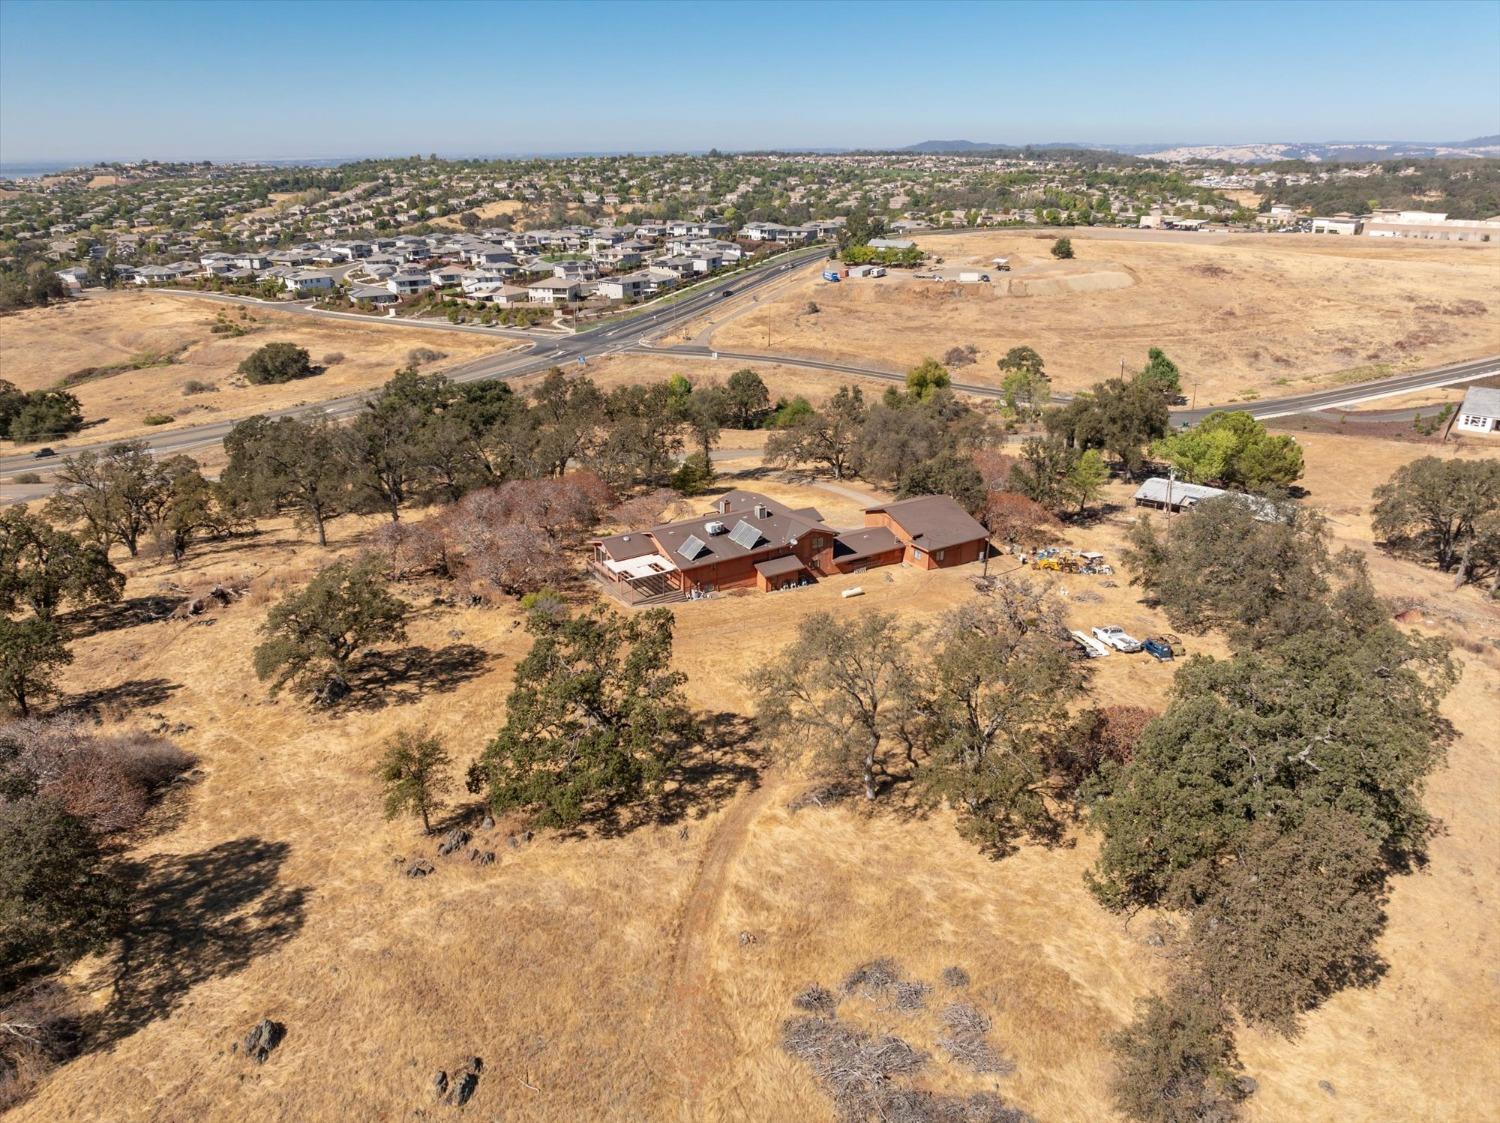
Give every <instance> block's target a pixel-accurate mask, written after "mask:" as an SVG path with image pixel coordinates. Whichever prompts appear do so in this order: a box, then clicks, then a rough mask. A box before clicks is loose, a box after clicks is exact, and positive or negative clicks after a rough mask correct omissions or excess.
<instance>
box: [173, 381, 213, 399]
mask: <svg viewBox="0 0 1500 1123" xmlns="http://www.w3.org/2000/svg"><path fill="white" fill-rule="evenodd" d="M218 389H219V388H218V387H217V386H215V385H214V384H213V383H212V382H203V381H201V380H200V379H197V378H189V379H188V380H187V381H186V382H184V383H183V384H182V396H183V397H184V398H189V397H192V396H193V395H194V394H212V393H214V392H215V391H217V390H218Z"/></svg>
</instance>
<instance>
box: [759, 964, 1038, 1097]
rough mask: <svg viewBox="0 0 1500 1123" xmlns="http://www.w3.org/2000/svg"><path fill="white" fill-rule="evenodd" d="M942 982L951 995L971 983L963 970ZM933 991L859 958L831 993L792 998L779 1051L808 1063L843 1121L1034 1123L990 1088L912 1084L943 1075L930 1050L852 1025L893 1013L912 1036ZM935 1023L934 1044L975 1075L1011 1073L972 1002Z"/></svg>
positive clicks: (894, 968) (894, 967)
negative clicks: (936, 1073)
mask: <svg viewBox="0 0 1500 1123" xmlns="http://www.w3.org/2000/svg"><path fill="white" fill-rule="evenodd" d="M942 979H943V985H944V986H945V987H946V988H948V989H949V990H950V991H952V990H958V989H962V988H964V987H967V986H968V983H969V976H968V973H967V972H966V971H964V970H963V968H961V967H949V968H947V969H946V970H945V971H944V972H943V974H942ZM934 989H935V988H934V987H933V986H932V984H930V983H927V982H925V981H923V980H921V979H915V978H911V977H908V976H907V975H906V974H905V973H904V972H903V971H902V970H901V967H900V965H899V964H897V963H896V961H895V960H893V959H889V958H881V959H874V960H871V961H869V962H867V963H863V964H860V965H859V966H858V967H856V968H855V969H854V970H853V971H851V972H850V973H849V974H848V975H847V976H846V977H845V978H844V980H843V982H842V983H841V984H840V986H839V989H838V990H837V991H833V990H830V989H829V988H827V987H825V986H823V985H822V984H819V983H814V984H812V985H810V986H808V987H806V988H804V989H803V990H802V991H801V992H800V993H798V994H797V995H796V997H795V998H793V999H792V1005H793V1006H795V1007H796V1008H797V1009H798V1010H800V1011H803V1013H802V1014H800V1015H799V1016H796V1017H793V1018H789V1019H787V1021H786V1022H785V1023H783V1025H782V1031H781V1047H782V1049H783V1050H784V1051H785V1052H787V1053H788V1054H789V1055H791V1056H793V1057H795V1058H797V1059H798V1060H799V1061H801V1062H802V1063H803V1064H805V1065H806V1066H807V1067H808V1070H809V1071H810V1072H811V1073H812V1076H813V1078H814V1079H815V1080H816V1081H817V1083H818V1086H819V1087H820V1088H822V1089H823V1091H824V1092H826V1093H827V1094H828V1096H829V1098H830V1099H831V1100H832V1101H833V1105H834V1108H835V1110H836V1111H837V1112H838V1116H839V1119H840V1120H841V1121H842V1123H865V1121H867V1120H881V1121H885V1123H1033V1121H1032V1117H1031V1116H1030V1115H1028V1114H1027V1113H1026V1112H1024V1111H1022V1110H1021V1109H1019V1108H1015V1107H1011V1106H1009V1105H1007V1104H1006V1102H1005V1100H1004V1099H1003V1098H1002V1097H1001V1096H1000V1095H999V1094H998V1093H997V1092H994V1091H982V1092H973V1093H969V1094H963V1093H958V1092H947V1091H939V1090H933V1089H931V1088H926V1087H920V1086H918V1084H917V1080H918V1078H919V1077H928V1078H929V1079H930V1078H931V1075H932V1074H933V1071H934V1070H935V1069H937V1070H939V1071H940V1064H939V1063H938V1062H935V1061H934V1058H933V1056H932V1054H931V1053H929V1052H926V1051H923V1050H922V1049H919V1048H918V1047H917V1046H915V1045H913V1044H912V1043H911V1042H910V1041H909V1040H907V1036H902V1035H900V1034H897V1033H892V1032H889V1030H888V1029H885V1028H867V1027H866V1026H865V1025H861V1024H859V1023H860V1022H870V1021H879V1020H881V1019H882V1017H883V1016H888V1015H890V1014H896V1015H898V1016H899V1017H900V1018H901V1019H902V1020H904V1021H906V1022H908V1023H909V1025H908V1028H907V1029H906V1031H905V1032H906V1034H907V1035H908V1036H910V1035H912V1033H913V1031H916V1030H919V1029H920V1028H921V1025H920V1024H919V1021H920V1020H919V1018H918V1015H920V1014H921V1013H922V1012H924V1011H926V1010H927V1007H928V1002H929V1000H930V999H931V997H932V995H933V993H934ZM841 1015H842V1016H841ZM938 1026H939V1027H940V1028H939V1029H938V1031H937V1032H936V1033H935V1034H934V1035H933V1043H934V1044H935V1045H936V1046H937V1047H938V1048H940V1049H941V1050H943V1052H944V1053H945V1054H946V1055H947V1057H948V1059H949V1061H950V1062H951V1063H952V1064H954V1065H957V1066H958V1067H960V1068H963V1069H965V1070H967V1071H968V1072H970V1073H974V1074H979V1075H990V1076H1005V1075H1008V1074H1009V1073H1011V1072H1012V1071H1014V1066H1013V1065H1012V1064H1011V1063H1010V1062H1009V1061H1007V1060H1006V1059H1005V1058H1004V1057H1003V1056H1002V1055H1001V1054H1000V1052H999V1051H998V1050H997V1049H996V1048H995V1046H994V1045H993V1044H992V1043H991V1042H990V1040H989V1032H990V1020H989V1017H988V1016H987V1015H986V1014H985V1013H984V1012H983V1011H982V1010H980V1009H979V1008H978V1007H977V1006H975V1005H974V1004H973V1003H971V1002H966V1001H960V1000H956V999H955V1000H954V1001H951V1002H948V1003H946V1004H944V1005H943V1007H942V1009H941V1011H939V1013H938Z"/></svg>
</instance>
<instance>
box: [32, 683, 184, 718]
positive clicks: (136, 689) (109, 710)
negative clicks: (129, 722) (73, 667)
mask: <svg viewBox="0 0 1500 1123" xmlns="http://www.w3.org/2000/svg"><path fill="white" fill-rule="evenodd" d="M181 689H182V684H181V683H176V682H170V681H168V680H167V679H164V678H137V679H131V680H129V681H128V682H120V683H116V684H115V685H114V686H103V687H100V688H99V689H98V690H89V691H85V692H84V693H83V694H72V695H69V696H68V697H66V698H65V699H64V700H63V701H62V702H61V704H60V705H59V706H58V711H59V712H61V713H67V714H82V715H86V716H88V717H91V718H93V719H94V720H95V721H102V720H104V719H105V718H113V717H120V716H122V715H123V714H125V713H126V712H128V711H131V710H141V709H145V708H146V707H148V706H160V705H161V704H162V703H163V702H165V701H166V700H167V699H168V698H170V697H171V696H172V694H173V693H174V692H175V691H178V690H181Z"/></svg>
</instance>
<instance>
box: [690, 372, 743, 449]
mask: <svg viewBox="0 0 1500 1123" xmlns="http://www.w3.org/2000/svg"><path fill="white" fill-rule="evenodd" d="M730 415H731V406H730V402H729V396H728V395H727V394H726V393H725V392H724V391H723V390H722V389H720V388H719V387H717V386H702V387H699V388H698V389H696V390H694V391H693V392H692V393H691V394H690V395H689V396H688V399H687V401H686V403H684V405H683V407H682V417H683V422H684V423H685V424H686V425H687V428H688V432H689V434H690V435H691V439H692V440H693V441H694V443H696V444H697V446H698V450H699V451H700V452H701V453H702V454H703V458H704V459H705V460H708V459H711V458H712V456H713V451H714V444H715V442H716V441H718V439H719V432H720V429H721V427H722V426H723V425H725V424H726V423H727V422H728V421H729V418H730Z"/></svg>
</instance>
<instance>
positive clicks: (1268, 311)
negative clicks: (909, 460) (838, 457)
mask: <svg viewBox="0 0 1500 1123" xmlns="http://www.w3.org/2000/svg"><path fill="white" fill-rule="evenodd" d="M1072 237H1073V244H1074V246H1075V248H1076V249H1077V253H1078V256H1077V258H1076V259H1074V260H1073V261H1067V262H1055V261H1052V260H1051V259H1050V258H1049V257H1048V256H1047V254H1046V248H1047V242H1046V241H1043V240H1038V239H1037V238H1035V237H1034V236H1032V235H1031V234H1028V233H1005V232H988V233H976V234H971V235H960V236H952V237H949V236H944V237H930V238H927V239H926V240H923V239H920V238H919V239H918V242H919V244H920V245H922V246H923V247H924V248H926V249H928V250H930V251H931V252H932V253H934V254H936V255H939V256H941V257H942V258H943V259H944V264H943V265H942V266H941V268H942V270H944V271H945V272H956V271H957V270H958V269H959V268H961V267H964V266H974V267H981V268H988V266H989V259H990V258H992V257H995V256H1005V257H1009V258H1010V259H1011V266H1012V268H1011V271H1010V272H1008V273H992V274H991V275H992V277H993V278H994V283H993V284H991V285H982V284H981V285H959V284H939V283H935V282H932V281H919V280H915V279H914V278H913V277H912V276H911V275H910V274H907V273H900V272H896V271H893V272H892V274H891V275H890V276H888V277H884V278H878V279H859V278H856V279H852V280H849V281H845V282H843V283H840V284H838V285H830V284H827V283H825V282H823V281H821V280H820V279H818V276H817V273H816V272H811V273H809V274H806V275H804V276H802V277H801V278H800V279H799V281H798V282H797V283H796V284H792V285H788V286H787V287H785V288H783V289H781V290H779V291H778V292H777V293H776V294H775V295H774V296H768V297H766V298H764V299H763V300H762V301H761V304H760V306H758V307H756V308H754V309H753V310H752V311H750V312H748V313H745V314H742V315H737V316H733V317H731V318H730V319H728V320H727V321H726V322H724V323H723V324H722V325H721V326H719V327H717V329H716V330H714V331H713V332H712V342H713V343H714V344H716V345H717V346H719V347H722V348H724V349H725V350H745V351H752V350H753V351H766V352H778V351H780V352H786V353H792V354H807V355H812V356H815V357H819V358H831V359H843V360H847V361H852V362H857V361H860V360H861V359H868V358H869V357H871V356H880V357H881V358H882V359H883V360H884V361H886V362H889V363H892V364H894V365H896V366H898V367H904V366H910V365H913V364H915V363H917V362H919V361H920V360H921V359H923V358H924V357H927V356H941V355H942V354H943V353H944V352H945V351H946V350H947V349H948V348H949V347H951V346H953V345H954V344H955V343H959V342H968V341H971V340H972V341H974V342H976V343H977V344H979V347H980V351H979V355H978V361H977V363H976V365H975V366H973V367H966V368H965V369H964V372H963V377H964V378H965V380H973V381H982V380H989V381H992V382H998V379H999V372H998V371H997V370H996V367H995V362H996V360H997V359H998V358H999V357H1000V356H1002V355H1003V354H1004V353H1005V352H1006V350H1008V349H1009V348H1010V347H1012V346H1015V345H1017V344H1023V343H1024V344H1030V345H1031V346H1034V347H1036V348H1037V350H1039V351H1040V352H1041V353H1042V355H1043V357H1044V358H1045V359H1046V362H1047V370H1048V372H1049V373H1050V374H1052V376H1053V378H1054V380H1055V385H1056V386H1057V388H1058V389H1060V390H1078V389H1082V388H1084V387H1086V386H1088V385H1089V384H1091V383H1093V382H1095V381H1097V380H1099V379H1100V378H1104V377H1107V376H1109V375H1111V374H1115V373H1118V371H1119V369H1120V364H1121V362H1122V360H1123V362H1124V364H1125V366H1126V369H1127V370H1130V369H1138V368H1139V367H1140V366H1141V365H1143V364H1144V362H1145V358H1146V350H1147V348H1148V347H1152V346H1158V347H1162V348H1164V349H1165V350H1166V351H1167V353H1168V354H1169V355H1171V356H1172V358H1173V359H1174V360H1175V361H1176V362H1177V363H1178V364H1179V365H1180V366H1181V367H1182V369H1183V372H1184V384H1185V387H1186V388H1187V389H1188V390H1189V392H1192V390H1193V389H1194V388H1196V392H1197V401H1198V404H1200V405H1209V404H1218V403H1225V402H1230V401H1234V400H1236V399H1243V398H1244V397H1245V395H1246V392H1247V391H1258V392H1259V393H1260V394H1261V396H1262V397H1265V396H1269V392H1270V391H1271V390H1272V389H1273V388H1277V387H1281V386H1288V387H1289V389H1287V390H1284V391H1283V392H1288V393H1289V392H1293V391H1294V390H1299V389H1309V388H1312V387H1315V386H1317V385H1320V384H1321V383H1322V382H1323V381H1325V380H1326V379H1328V377H1329V376H1333V375H1337V374H1338V373H1339V372H1340V371H1345V370H1348V369H1350V368H1355V367H1362V366H1368V365H1371V364H1375V363H1388V364H1390V365H1391V366H1392V367H1393V368H1394V369H1396V370H1406V369H1415V368H1420V367H1424V366H1431V365H1436V364H1439V363H1443V362H1448V361H1453V360H1458V359H1466V358H1473V357H1476V356H1479V355H1487V354H1495V353H1497V352H1500V247H1492V246H1434V245H1418V244H1410V243H1408V244H1399V245H1398V244H1394V243H1395V240H1394V239H1329V238H1298V237H1293V236H1290V235H1288V236H1275V235H1268V236H1259V237H1257V236H1250V235H1245V236H1234V237H1228V238H1224V239H1221V243H1222V244H1208V243H1190V242H1184V241H1171V242H1168V241H1149V240H1145V239H1127V238H1105V237H1096V236H1090V235H1089V234H1088V233H1085V232H1082V231H1078V232H1074V233H1073V235H1072ZM1382 242H1384V243H1385V244H1380V243H1382ZM809 298H815V299H816V301H817V303H818V305H819V307H820V308H821V311H820V312H819V314H818V315H816V316H807V315H802V314H801V310H802V308H803V307H804V306H805V305H806V303H807V301H808V299H809ZM1424 309H1427V310H1424ZM700 327H701V325H699V324H694V325H690V326H688V327H686V328H685V329H683V330H682V331H681V332H680V333H679V336H680V337H682V338H689V337H693V336H695V335H697V334H699V328H700ZM674 338H676V337H674ZM1283 380H1285V381H1283Z"/></svg>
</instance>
